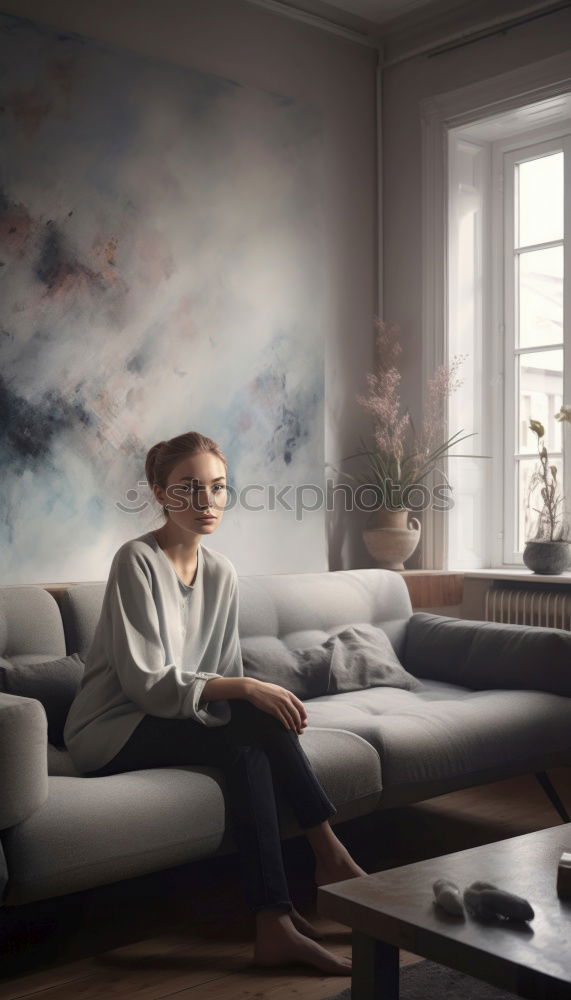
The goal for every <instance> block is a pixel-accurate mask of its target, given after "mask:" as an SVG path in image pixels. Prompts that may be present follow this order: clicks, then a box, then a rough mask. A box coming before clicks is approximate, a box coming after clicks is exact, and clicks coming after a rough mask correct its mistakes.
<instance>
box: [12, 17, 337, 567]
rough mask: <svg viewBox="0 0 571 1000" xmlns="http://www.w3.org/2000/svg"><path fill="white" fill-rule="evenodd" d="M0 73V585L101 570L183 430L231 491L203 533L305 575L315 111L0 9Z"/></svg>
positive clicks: (315, 539) (319, 281) (142, 516)
mask: <svg viewBox="0 0 571 1000" xmlns="http://www.w3.org/2000/svg"><path fill="white" fill-rule="evenodd" d="M0 63H1V66H2V73H1V75H0V181H1V185H2V191H1V194H0V338H1V381H0V407H1V414H2V426H1V435H2V436H1V445H0V448H1V454H0V458H1V462H2V477H1V481H0V490H1V499H0V543H1V548H2V563H1V565H2V579H1V580H0V583H1V584H2V585H7V584H18V583H51V582H60V581H81V580H103V579H105V578H106V576H107V573H108V569H109V565H110V560H111V558H112V555H113V553H114V552H115V550H116V549H117V548H118V546H119V545H120V544H122V543H123V542H124V541H125V540H127V539H128V538H132V537H135V536H137V535H139V534H142V533H143V532H145V531H148V530H150V529H151V528H154V527H157V526H158V525H159V524H160V523H161V520H160V518H157V510H158V511H159V514H160V510H159V509H158V508H157V506H156V504H155V503H154V502H151V501H152V496H151V494H150V491H149V490H148V487H147V486H146V485H145V484H144V457H145V454H146V452H147V450H148V448H149V447H150V446H151V445H152V444H154V443H155V442H156V441H159V440H162V439H164V438H167V437H173V436H175V435H177V434H180V433H183V432H185V431H189V430H198V431H200V432H201V433H203V434H207V435H208V436H210V437H213V438H214V439H215V440H216V441H217V442H218V443H219V444H220V446H221V448H222V450H223V452H224V454H225V455H226V457H227V459H228V461H229V466H230V483H231V485H232V486H233V488H234V490H235V492H236V494H237V498H236V503H235V504H234V505H233V506H231V507H230V508H229V509H228V510H227V511H226V512H225V515H224V518H223V520H222V523H221V525H220V527H219V528H218V530H217V532H216V533H215V534H214V535H213V536H211V537H209V538H208V539H205V541H204V542H203V544H207V545H211V546H212V547H213V548H217V549H219V550H221V551H224V552H225V553H226V554H227V555H228V556H229V557H230V558H231V559H232V561H233V562H234V564H235V565H236V568H237V570H238V572H239V573H240V574H246V573H265V572H282V573H283V572H297V571H299V572H305V571H308V570H322V569H325V568H326V565H325V559H326V552H325V531H324V523H325V515H324V510H323V504H322V503H321V504H320V503H317V502H316V497H315V496H314V495H313V494H312V490H311V488H310V489H309V490H308V491H305V500H306V503H307V505H308V506H314V507H315V508H316V509H315V510H313V511H307V510H306V511H305V513H303V514H301V512H300V511H299V510H298V513H297V514H296V511H295V502H296V493H297V494H298V499H299V495H300V488H301V487H302V486H304V485H305V484H314V485H316V486H318V487H320V486H323V481H324V442H323V426H324V420H323V395H324V329H323V327H324V322H323V313H324V300H325V294H324V292H325V289H324V285H325V280H326V274H325V268H324V241H323V218H322V215H323V204H322V195H321V191H322V170H323V163H322V145H321V142H322V131H321V121H320V115H319V113H318V112H317V111H316V110H315V109H313V108H311V107H310V106H305V105H304V104H300V103H299V102H296V101H293V100H291V99H289V98H288V97H284V96H281V95H279V94H274V93H269V92H265V91H261V90H258V89H256V88H254V87H251V86H243V85H241V84H239V83H236V82H234V81H232V80H228V79H224V78H221V77H218V76H213V75H208V74H205V73H202V72H197V71H193V70H189V69H188V68H184V67H179V66H176V65H173V64H170V63H167V62H162V61H155V60H150V59H148V58H146V57H142V56H139V55H137V54H135V53H131V52H127V51H124V50H120V49H117V48H114V47H111V46H107V45H103V44H99V43H96V42H94V41H91V40H89V39H86V38H82V37H79V36H77V35H69V34H66V33H63V32H58V31H56V30H54V29H52V28H48V27H44V26H42V25H39V24H35V23H32V22H30V21H27V20H24V19H20V18H14V17H8V16H3V15H1V16H0ZM248 486H253V487H254V489H253V490H250V491H247V490H246V487H248ZM285 487H289V490H288V491H286V492H285V494H284V493H283V491H284V488H285ZM245 490H246V494H245V495H246V498H247V499H248V501H249V502H248V503H247V504H246V505H245V506H244V505H243V504H242V502H241V500H240V496H241V492H242V494H243V493H244V491H245ZM280 491H282V495H283V497H284V500H285V502H277V503H273V502H272V496H273V494H274V493H275V494H279V493H280ZM248 507H250V508H257V509H248Z"/></svg>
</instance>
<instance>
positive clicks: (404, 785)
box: [306, 680, 571, 805]
mask: <svg viewBox="0 0 571 1000" xmlns="http://www.w3.org/2000/svg"><path fill="white" fill-rule="evenodd" d="M306 708H307V716H308V724H309V726H311V727H313V728H316V727H319V726H328V727H331V726H333V727H343V728H344V729H347V730H350V731H351V732H353V733H358V734H359V735H360V736H362V737H363V738H364V739H366V740H367V741H368V742H369V743H370V744H371V745H372V746H373V747H375V749H376V751H377V753H378V754H379V756H380V761H381V770H382V774H383V793H382V797H381V805H399V804H402V803H403V802H414V801H419V800H421V799H427V798H431V797H432V796H434V795H441V794H443V793H444V792H448V791H452V790H453V789H454V788H464V787H469V786H470V785H477V784H481V783H483V782H485V781H495V780H500V779H502V778H507V777H510V776H511V775H514V774H527V773H529V772H530V771H535V770H542V769H545V768H547V767H551V766H556V765H557V762H559V764H561V763H563V762H564V758H565V757H567V759H568V760H569V763H571V699H569V698H566V697H563V696H561V695H554V694H548V693H545V692H539V691H513V690H505V691H504V690H496V691H472V690H470V689H469V688H464V687H460V686H458V685H453V684H446V683H443V682H439V681H432V680H426V681H425V687H424V689H423V690H422V691H418V692H413V691H403V690H400V689H398V688H371V689H370V690H367V691H353V692H350V693H347V694H337V695H334V696H333V695H325V696H323V697H321V698H313V699H312V700H311V701H309V702H307V704H306Z"/></svg>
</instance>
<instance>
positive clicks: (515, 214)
mask: <svg viewBox="0 0 571 1000" xmlns="http://www.w3.org/2000/svg"><path fill="white" fill-rule="evenodd" d="M566 147H568V137H566V136H565V137H564V136H562V137H561V138H560V139H554V140H551V141H549V142H544V143H536V144H533V145H528V146H525V147H522V148H519V149H515V150H511V151H509V152H503V151H502V150H501V147H500V148H499V149H498V150H497V151H496V156H497V157H500V156H501V158H502V160H503V185H502V188H503V201H504V265H505V277H504V315H505V324H504V326H505V362H504V373H505V374H504V383H505V389H504V392H505V399H504V408H505V429H504V436H505V454H506V459H505V470H504V472H505V482H504V495H505V513H504V521H505V530H504V562H505V563H514V562H517V561H518V556H519V557H521V552H522V551H523V547H524V545H525V540H526V538H527V537H529V535H530V534H531V533H532V532H533V527H534V522H535V519H536V516H537V515H536V514H535V512H534V508H537V507H540V506H541V497H540V496H539V495H538V494H537V493H535V494H534V495H533V496H532V497H530V496H529V480H530V477H531V474H532V472H533V470H534V468H535V466H536V462H537V437H536V435H535V434H533V432H532V431H530V430H529V421H530V419H533V420H539V421H540V422H541V423H542V424H543V426H544V428H545V438H544V443H545V446H546V448H547V450H548V452H549V457H550V459H552V460H553V464H554V465H555V466H556V467H557V473H558V480H559V482H560V483H561V484H562V485H563V481H564V480H563V469H564V465H568V464H569V459H571V454H570V455H569V457H568V460H567V462H566V461H565V456H564V453H563V434H562V427H561V424H560V423H559V422H558V421H557V420H556V419H555V414H556V413H557V411H558V410H559V408H560V406H561V405H562V403H563V402H564V401H565V400H564V391H563V386H564V372H565V368H567V369H569V367H570V364H571V357H566V353H567V352H566V350H565V338H564V310H563V284H564V264H565V238H564V237H565V233H564V174H565V159H566V156H567V157H569V150H568V149H567V150H566ZM570 193H571V192H570Z"/></svg>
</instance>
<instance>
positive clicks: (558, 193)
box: [446, 105, 571, 569]
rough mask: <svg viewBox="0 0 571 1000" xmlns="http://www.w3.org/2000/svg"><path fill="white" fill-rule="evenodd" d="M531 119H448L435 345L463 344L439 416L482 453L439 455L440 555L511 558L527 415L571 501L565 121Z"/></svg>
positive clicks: (519, 523) (522, 506)
mask: <svg viewBox="0 0 571 1000" xmlns="http://www.w3.org/2000/svg"><path fill="white" fill-rule="evenodd" d="M538 107H540V106H539V105H538ZM566 111H567V115H568V108H567V109H566ZM552 117H553V115H552ZM525 120H528V121H532V122H534V127H533V129H530V128H527V129H525V130H523V129H522V121H525ZM538 120H539V121H540V120H541V115H540V114H535V116H534V109H533V108H531V107H529V108H527V109H517V110H516V111H513V112H506V113H504V114H502V115H500V116H496V117H495V118H489V119H487V120H485V121H480V122H476V123H473V124H472V125H469V126H466V127H461V128H458V129H452V130H450V132H449V147H448V154H449V156H448V169H449V175H448V181H449V183H448V192H449V195H448V234H447V237H448V239H447V242H448V275H447V277H448V281H447V287H448V293H447V294H448V310H447V314H448V315H447V319H448V324H447V325H448V343H447V351H446V354H447V356H448V359H449V360H450V359H451V357H452V356H453V355H454V354H459V353H463V354H467V355H468V358H467V361H466V363H465V369H464V376H465V388H464V389H463V391H462V392H461V393H458V394H457V396H456V397H452V398H451V400H450V405H449V414H448V419H449V430H450V432H451V433H453V432H454V431H455V430H457V429H459V428H460V427H463V428H464V429H465V430H466V431H469V430H474V431H476V433H477V436H476V437H475V438H473V439H471V440H470V442H467V443H466V444H467V447H466V451H467V452H469V451H471V452H472V453H473V455H474V456H476V455H479V456H486V457H478V458H476V457H473V458H471V457H467V458H455V459H451V460H450V461H449V463H448V475H449V478H450V480H451V482H452V484H453V486H454V488H455V490H454V495H455V507H454V510H453V511H452V512H451V514H450V517H449V522H448V539H447V542H448V545H447V548H448V566H449V567H450V568H465V569H467V568H478V567H487V566H502V565H504V566H517V565H519V564H522V551H523V547H524V544H525V540H526V537H528V534H529V532H530V529H531V527H532V520H533V521H534V520H535V518H536V516H537V515H536V514H535V513H534V511H533V507H537V506H540V503H539V499H540V498H539V497H537V496H535V497H532V498H531V502H529V497H528V484H529V479H530V475H531V473H532V471H533V470H534V468H535V465H536V462H537V437H536V436H535V435H534V434H533V432H531V431H530V430H529V421H530V419H535V420H539V421H540V422H541V423H542V424H543V425H544V427H545V444H546V447H547V449H548V451H549V455H550V458H552V459H553V464H554V465H556V466H557V470H558V477H559V479H560V483H561V487H562V492H563V493H564V494H565V495H566V497H567V511H568V514H570V515H571V427H568V426H566V425H562V424H561V423H559V422H558V421H557V420H555V414H556V413H557V411H558V410H559V408H560V406H561V405H562V403H571V248H570V245H569V244H570V234H571V121H570V120H569V117H566V118H564V119H563V120H562V121H561V122H559V123H557V124H550V125H549V126H539V127H538V125H537V121H538Z"/></svg>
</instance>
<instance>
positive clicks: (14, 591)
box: [0, 585, 66, 666]
mask: <svg viewBox="0 0 571 1000" xmlns="http://www.w3.org/2000/svg"><path fill="white" fill-rule="evenodd" d="M65 654H66V639H65V634H64V629H63V624H62V618H61V614H60V610H59V608H58V605H57V602H56V601H55V599H54V598H53V597H52V595H51V594H48V592H47V590H44V589H43V587H39V586H36V585H31V586H21V587H0V657H4V658H5V659H7V660H9V661H10V662H12V663H15V664H18V665H20V664H22V665H23V666H27V665H31V664H34V663H45V662H47V661H49V660H55V659H57V658H58V657H60V656H65Z"/></svg>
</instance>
